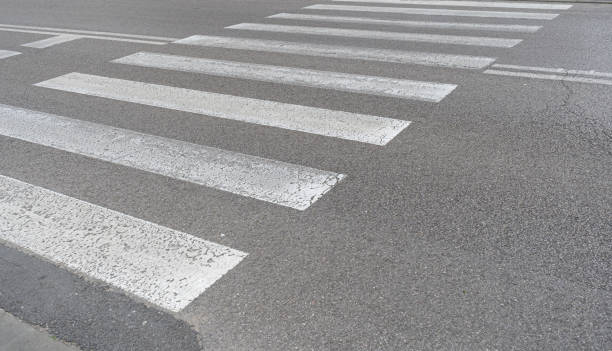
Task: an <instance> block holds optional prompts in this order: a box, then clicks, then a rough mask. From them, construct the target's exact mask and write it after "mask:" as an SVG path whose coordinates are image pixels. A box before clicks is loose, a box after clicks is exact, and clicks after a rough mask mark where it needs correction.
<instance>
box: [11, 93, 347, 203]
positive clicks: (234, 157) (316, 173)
mask: <svg viewBox="0 0 612 351" xmlns="http://www.w3.org/2000/svg"><path fill="white" fill-rule="evenodd" d="M45 85H47V86H49V87H53V82H52V81H51V82H49V83H48V84H44V83H43V84H39V86H45ZM0 135H4V136H8V137H11V138H16V139H20V140H24V141H28V142H31V143H36V144H40V145H44V146H48V147H52V148H56V149H59V150H63V151H67V152H71V153H75V154H79V155H84V156H88V157H92V158H95V159H99V160H103V161H107V162H111V163H115V164H119V165H123V166H127V167H132V168H136V169H140V170H144V171H148V172H152V173H156V174H159V175H163V176H166V177H170V178H174V179H179V180H184V181H188V182H191V183H195V184H200V185H204V186H207V187H210V188H214V189H218V190H223V191H227V192H230V193H234V194H237V195H242V196H247V197H251V198H254V199H258V200H262V201H267V202H271V203H274V204H277V205H282V206H288V207H291V208H295V209H298V210H305V209H307V208H308V207H309V206H310V205H311V204H313V203H314V202H315V201H316V200H317V199H319V198H320V197H321V196H323V194H325V193H326V192H327V191H329V190H330V189H331V188H332V187H334V186H335V185H336V184H337V183H338V182H339V181H340V180H341V179H342V178H344V175H342V174H338V173H334V172H327V171H321V170H318V169H314V168H310V167H304V166H298V165H294V164H290V163H285V162H280V161H275V160H269V159H265V158H261V157H256V156H250V155H245V154H241V153H237V152H231V151H225V150H221V149H216V148H212V147H206V146H202V145H196V144H191V143H187V142H183V141H178V140H173V139H168V138H163V137H158V136H154V135H148V134H143V133H138V132H134V131H129V130H125V129H120V128H113V127H109V126H105V125H101V124H96V123H90V122H85V121H80V120H76V119H71V118H67V117H61V116H55V115H51V114H46V113H42V112H36V111H30V110H25V109H20V108H15V107H11V106H6V105H0Z"/></svg>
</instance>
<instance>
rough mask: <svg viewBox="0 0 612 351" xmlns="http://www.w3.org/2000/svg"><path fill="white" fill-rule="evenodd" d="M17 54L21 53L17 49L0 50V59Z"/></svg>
mask: <svg viewBox="0 0 612 351" xmlns="http://www.w3.org/2000/svg"><path fill="white" fill-rule="evenodd" d="M17 55H21V53H20V52H18V51H11V50H0V60H2V59H5V58H8V57H13V56H17Z"/></svg>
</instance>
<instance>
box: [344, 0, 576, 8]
mask: <svg viewBox="0 0 612 351" xmlns="http://www.w3.org/2000/svg"><path fill="white" fill-rule="evenodd" d="M332 1H337V2H338V1H339V2H369V3H381V4H404V5H419V6H420V5H424V6H450V7H498V8H509V9H535V10H568V9H570V8H572V5H566V4H542V3H534V2H522V1H521V2H519V1H512V2H504V1H455V0H449V1H446V0H332Z"/></svg>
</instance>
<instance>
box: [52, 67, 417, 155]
mask: <svg viewBox="0 0 612 351" xmlns="http://www.w3.org/2000/svg"><path fill="white" fill-rule="evenodd" d="M41 86H45V87H51V88H53V89H60V90H64V91H70V92H74V93H79V94H85V95H92V96H99V97H104V98H108V99H114V100H119V101H126V102H132V103H137V104H143V105H149V106H156V107H162V108H168V109H173V110H177V111H184V112H191V113H198V114H203V115H207V116H213V117H218V118H225V119H231V120H236V121H242V122H248V123H255V124H260V125H265V126H271V127H277V128H283V129H289V130H295V131H300V132H306V133H312V134H318V135H324V136H329V137H335V138H341V139H346V140H354V141H359V142H364V143H370V144H375V145H385V144H387V143H388V142H389V141H391V140H392V139H393V138H394V137H395V136H397V134H399V133H400V132H401V131H402V130H404V128H406V127H408V125H409V124H410V122H409V121H403V120H398V119H392V118H384V117H378V116H370V115H363V114H357V113H350V112H343V111H333V110H326V109H321V108H314V107H307V106H300V105H291V104H285V103H280V102H273V101H267V100H258V99H250V98H245V97H239V96H232V95H224V94H216V93H209V92H204V91H198V90H189V89H183V88H176V87H170V86H165V85H157V84H150V83H142V82H134V81H129V80H123V79H115V78H107V77H100V76H92V75H85V74H74V73H73V74H70V75H67V76H62V77H58V78H55V79H52V80H51V81H47V82H43V83H41Z"/></svg>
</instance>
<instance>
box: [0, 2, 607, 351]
mask: <svg viewBox="0 0 612 351" xmlns="http://www.w3.org/2000/svg"><path fill="white" fill-rule="evenodd" d="M317 3H324V1H321V2H315V1H310V0H309V1H302V0H299V1H298V0H284V1H280V0H258V1H255V0H250V1H244V0H208V1H192V0H176V1H171V2H169V1H150V0H149V1H146V0H125V1H121V2H108V1H103V0H90V1H87V2H79V1H75V0H58V1H53V2H48V1H45V0H0V8H1V9H2V11H0V24H15V25H28V26H45V27H58V28H72V29H83V30H92V31H110V32H120V33H129V34H140V35H152V36H164V37H173V38H185V37H188V36H191V35H195V34H202V35H222V36H223V35H224V36H236V37H247V38H259V39H273V40H286V41H304V42H310V43H322V44H330V45H349V46H363V47H374V48H385V49H395V50H416V51H425V52H444V53H450V54H462V55H477V56H485V57H495V58H497V60H496V63H500V64H512V65H523V66H538V67H561V68H565V69H576V70H595V71H600V72H612V60H611V59H610V57H612V35H610V33H611V32H612V5H609V4H590V3H582V4H575V5H574V7H573V8H572V9H570V10H567V11H560V13H561V15H560V16H559V17H558V18H556V19H554V20H551V21H545V23H542V22H543V21H541V22H537V23H536V22H534V21H527V20H511V19H500V20H496V19H492V18H481V19H478V22H482V23H505V24H534V23H535V24H538V25H542V26H543V27H542V29H541V30H539V31H538V32H536V33H530V34H525V33H523V34H518V33H501V32H500V33H490V32H484V33H483V32H476V31H462V32H461V33H450V34H453V35H473V36H477V35H482V36H495V37H507V38H513V37H514V38H520V39H523V41H522V42H521V43H520V44H518V45H517V46H515V47H513V48H486V47H476V46H460V45H442V44H434V43H412V42H398V41H383V40H375V39H356V38H342V37H324V36H319V37H314V36H310V37H309V36H303V35H302V36H301V35H296V34H283V33H263V32H260V33H258V32H249V31H232V30H229V29H224V28H225V27H227V26H230V25H235V24H238V23H243V22H250V23H264V22H266V23H279V24H287V25H292V24H293V25H296V24H299V25H312V26H315V25H318V26H337V27H339V28H341V27H346V26H347V25H346V24H342V23H340V24H330V23H318V22H313V23H310V24H304V23H296V22H291V21H289V20H276V21H274V22H273V21H272V20H271V19H268V20H266V19H265V17H266V16H270V15H273V14H276V13H281V12H287V13H298V12H300V11H303V10H300V9H301V8H302V7H304V6H308V5H312V4H317ZM304 12H305V11H304ZM313 13H314V12H313ZM326 14H330V15H331V14H332V13H326ZM344 15H346V14H344ZM352 15H355V14H354V13H352ZM377 17H378V18H383V19H398V18H402V19H415V20H428V21H429V20H431V21H433V20H437V21H442V20H444V21H448V22H476V20H475V19H474V18H465V17H461V18H460V17H448V18H447V17H444V18H433V17H418V16H413V17H410V16H403V17H402V16H400V17H398V16H395V15H394V14H377ZM0 27H1V26H0ZM351 28H355V29H364V28H365V29H372V30H381V31H393V30H395V31H406V32H409V31H414V32H426V33H437V34H449V32H448V31H446V32H445V31H442V30H435V29H429V30H424V29H419V30H417V29H414V30H412V29H407V28H402V29H397V28H395V29H393V28H390V27H388V26H379V25H370V26H363V25H358V24H354V25H352V26H351ZM46 37H48V36H45V35H40V34H33V33H20V32H6V31H0V49H5V50H14V51H20V52H21V53H22V54H21V55H18V56H14V57H11V58H8V59H3V60H0V77H2V79H1V80H0V104H7V105H12V106H18V107H22V108H26V109H31V110H36V111H43V112H46V113H51V114H57V115H60V116H67V117H70V118H76V119H79V120H83V121H90V122H95V123H99V124H104V125H108V126H113V127H117V128H124V129H128V130H133V131H136V132H141V133H146V134H152V135H156V136H162V137H166V138H171V139H178V140H182V141H186V142H189V143H193V144H200V145H206V146H211V147H215V148H219V149H223V150H230V151H236V152H240V153H245V154H249V155H254V156H259V157H264V158H267V159H272V160H278V161H283V162H288V163H292V164H297V165H303V166H307V167H312V168H316V169H320V170H326V171H330V172H335V173H337V174H345V175H346V177H345V178H344V179H342V180H341V181H340V182H338V183H337V184H336V185H335V186H334V187H333V188H331V189H330V190H329V191H328V192H327V193H325V194H324V195H323V196H322V197H321V198H320V199H318V200H317V201H316V202H314V203H313V204H312V205H311V206H310V207H309V208H308V209H306V210H304V211H297V210H295V209H292V208H287V207H283V206H277V205H275V204H272V203H268V202H263V201H257V200H254V199H252V198H247V197H241V196H237V195H235V194H231V193H228V192H223V191H219V190H216V189H213V188H207V187H204V186H199V185H197V184H193V183H189V182H184V181H180V180H177V179H173V178H169V177H164V176H160V175H156V174H153V173H148V172H145V171H142V170H138V169H134V168H129V167H125V166H120V165H117V164H113V163H109V162H104V161H102V160H98V159H95V158H89V157H85V156H82V155H77V154H73V153H67V152H63V151H60V150H57V149H53V148H49V147H44V146H41V145H38V144H36V143H29V142H25V141H21V140H17V139H13V138H9V137H6V136H1V135H0V174H1V175H4V176H7V177H12V178H15V179H18V180H20V181H23V182H27V183H30V184H34V185H37V186H40V187H43V188H46V189H50V190H53V191H55V192H58V193H61V194H65V195H68V196H71V197H75V198H77V199H80V200H83V201H87V202H89V203H93V204H96V205H99V206H102V207H106V208H109V209H112V210H115V211H118V212H121V213H124V214H127V215H130V216H134V217H137V218H140V219H143V220H146V221H150V222H153V223H156V224H159V225H162V226H165V227H169V228H172V229H175V230H179V231H182V232H185V233H189V234H191V235H195V236H198V237H200V238H203V239H205V240H209V241H213V242H215V243H219V244H221V245H225V246H228V247H231V248H234V249H237V250H240V251H244V252H248V254H249V255H248V256H247V257H246V258H245V259H244V260H243V261H242V262H240V264H239V265H237V266H236V267H235V268H233V269H232V270H231V271H229V272H228V273H227V274H225V275H224V276H223V277H222V278H221V279H220V280H218V281H217V282H216V283H215V284H214V285H212V286H211V287H210V288H208V289H207V290H206V291H205V292H204V293H203V294H201V295H200V296H199V297H198V298H196V299H195V300H194V301H193V302H192V303H191V304H189V305H188V306H187V307H186V308H185V309H184V310H182V311H180V312H178V313H170V312H168V311H164V310H162V309H159V308H157V307H156V306H154V305H152V304H150V303H149V302H147V301H145V300H143V299H139V298H134V297H133V296H131V295H129V294H126V293H125V292H123V291H121V290H119V289H116V288H114V287H112V286H111V285H109V284H105V283H103V282H100V281H96V280H93V279H90V278H88V277H86V276H83V275H81V274H79V273H78V272H72V271H68V270H65V269H63V268H59V267H58V266H56V265H54V264H52V263H50V262H49V261H47V260H46V259H43V258H41V257H38V256H36V255H32V254H30V253H28V252H26V251H24V250H22V249H21V248H19V247H16V246H14V245H11V244H9V243H6V242H0V309H2V310H4V311H6V312H8V313H10V314H12V315H14V316H16V317H18V318H19V319H21V320H23V321H26V322H28V323H30V324H32V325H36V326H41V327H44V328H45V329H46V330H47V331H48V332H49V333H51V334H52V335H54V336H56V337H58V338H59V339H62V340H64V341H66V342H69V343H73V344H74V345H76V346H78V347H79V348H81V349H83V350H148V351H150V350H181V351H183V350H185V351H187V350H200V349H204V350H611V349H612V322H611V321H612V310H611V301H612V274H611V272H612V217H611V215H610V214H611V213H612V86H606V85H596V84H584V83H575V82H566V81H551V80H539V79H529V78H517V77H502V76H494V75H487V74H483V73H482V70H461V69H452V68H441V67H431V66H419V65H404V64H398V63H384V62H374V61H364V60H344V59H337V58H330V57H309V56H299V55H289V54H278V53H270V52H258V51H246V50H230V49H222V48H204V47H195V46H187V45H176V44H168V45H160V46H152V45H147V44H138V43H130V42H116V41H102V40H91V39H79V40H75V41H71V42H66V43H63V44H60V45H56V46H52V47H49V48H47V49H43V50H40V49H33V48H26V47H22V46H21V45H22V44H24V43H28V42H32V41H35V40H40V39H44V38H46ZM140 51H150V52H156V53H165V54H175V55H182V56H193V57H206V58H211V59H219V60H232V61H240V62H249V63H259V64H267V65H278V66H290V67H299V68H305V69H315V70H321V71H332V72H344V73H354V74H366V75H372V76H382V77H392V78H403V79H413V80H421V81H429V82H440V83H450V84H457V85H458V87H457V88H456V89H455V90H454V91H453V92H452V93H450V94H449V95H448V96H446V97H445V98H444V99H443V100H442V101H441V102H439V103H432V102H423V101H415V100H406V99H395V98H392V97H385V96H376V95H366V94H357V93H350V92H343V91H337V90H325V89H317V88H313V87H299V86H293V85H283V84H275V83H272V82H260V81H254V80H246V79H238V78H227V77H225V78H224V77H215V76H208V75H201V74H194V73H189V72H178V71H168V70H156V69H151V68H146V67H135V66H127V65H119V64H113V63H111V62H110V61H112V60H115V59H118V58H121V57H124V56H127V55H131V54H134V53H136V52H140ZM70 72H80V73H85V74H95V75H100V76H105V77H114V78H121V79H127V80H133V81H141V82H150V83H155V84H162V85H170V86H175V87H182V88H187V89H194V90H202V91H209V92H216V93H222V94H229V95H235V96H244V97H251V98H257V99H262V100H271V101H277V102H283V103H290V104H298V105H304V106H312V107H319V108H324V109H330V110H340V111H347V112H354V113H361V114H371V115H376V116H384V117H389V118H396V119H402V120H409V121H412V123H411V124H410V125H409V126H408V127H407V128H406V129H405V130H403V131H402V132H401V133H400V134H399V135H397V136H396V137H395V138H394V139H393V140H392V141H391V142H389V143H388V144H387V145H384V146H377V145H371V144H367V143H358V142H349V141H346V140H341V139H337V138H328V137H324V136H321V135H315V134H307V133H300V132H295V131H291V130H286V129H280V128H270V127H266V126H263V125H257V124H246V123H243V122H239V121H234V120H229V119H222V118H203V117H202V116H201V115H198V114H194V113H187V112H181V111H174V110H167V109H163V108H158V107H152V106H146V105H136V104H132V103H129V102H122V101H115V100H110V99H104V98H99V97H92V96H86V95H80V94H73V93H68V92H62V91H58V90H51V89H44V88H40V87H35V86H33V84H35V83H38V82H41V81H44V80H48V79H51V78H55V77H58V76H61V75H64V74H67V73H70ZM335 181H337V179H336V180H335ZM1 218H2V217H1V214H0V222H1Z"/></svg>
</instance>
